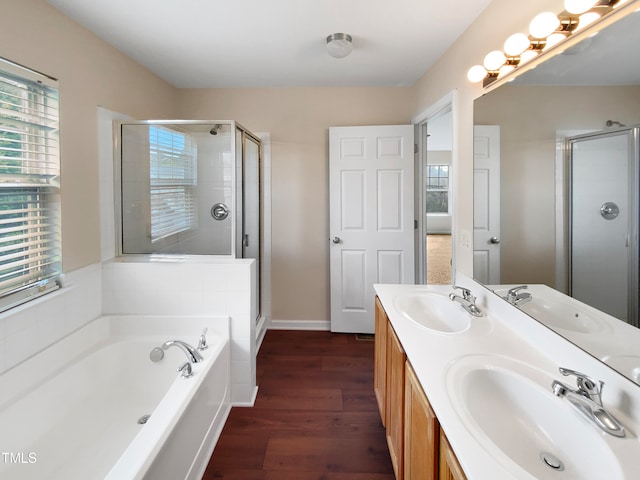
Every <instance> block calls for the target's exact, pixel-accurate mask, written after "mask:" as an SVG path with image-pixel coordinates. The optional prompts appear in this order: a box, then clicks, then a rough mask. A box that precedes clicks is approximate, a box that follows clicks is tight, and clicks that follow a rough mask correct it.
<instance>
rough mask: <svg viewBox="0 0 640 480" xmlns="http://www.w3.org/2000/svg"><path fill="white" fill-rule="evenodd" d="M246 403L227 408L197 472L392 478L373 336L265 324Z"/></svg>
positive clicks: (241, 478)
mask: <svg viewBox="0 0 640 480" xmlns="http://www.w3.org/2000/svg"><path fill="white" fill-rule="evenodd" d="M257 372H258V373H257V375H258V377H257V380H258V386H259V390H258V397H257V399H256V403H255V406H254V407H253V408H233V409H232V410H231V414H230V415H229V419H228V420H227V423H226V425H225V427H224V430H223V432H222V435H221V436H220V439H219V441H218V444H217V446H216V449H215V451H214V452H213V456H212V458H211V461H210V462H209V466H208V467H207V470H206V472H205V475H204V477H203V478H204V480H213V479H227V480H276V479H277V480H393V479H394V476H393V468H392V466H391V460H390V458H389V451H388V449H387V444H386V439H385V433H384V428H383V427H382V424H381V422H380V416H379V413H378V408H377V405H376V400H375V396H374V393H373V341H371V340H358V339H356V337H355V336H354V335H353V334H350V335H348V334H332V333H329V332H303V331H282V330H269V331H268V332H267V334H266V337H265V339H264V342H263V344H262V347H261V349H260V353H259V354H258V359H257Z"/></svg>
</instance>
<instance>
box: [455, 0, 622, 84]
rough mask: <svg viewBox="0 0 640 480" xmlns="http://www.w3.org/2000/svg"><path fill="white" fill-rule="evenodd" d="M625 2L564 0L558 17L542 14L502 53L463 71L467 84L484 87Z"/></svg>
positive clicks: (612, 0) (509, 41)
mask: <svg viewBox="0 0 640 480" xmlns="http://www.w3.org/2000/svg"><path fill="white" fill-rule="evenodd" d="M627 1H628V0H565V2H564V7H565V10H564V11H563V12H561V13H560V14H559V15H555V14H554V13H552V12H543V13H540V14H538V15H536V16H535V17H534V18H533V20H531V23H530V24H529V34H528V35H527V34H525V33H515V34H513V35H511V36H510V37H509V38H507V40H506V41H505V43H504V47H503V50H504V51H500V50H494V51H492V52H489V53H488V54H487V55H486V56H485V58H484V62H483V64H482V65H474V66H473V67H471V68H470V69H469V71H468V72H467V79H468V80H469V81H470V82H471V83H478V82H482V85H483V86H484V87H486V86H488V85H490V84H491V83H493V82H494V81H495V80H497V79H498V78H499V77H501V76H503V75H506V74H507V73H508V72H511V71H512V70H515V69H516V68H518V66H519V65H522V64H524V63H525V62H527V61H529V60H531V59H532V58H534V57H536V56H538V55H539V54H540V53H541V52H542V51H544V50H546V49H548V48H551V47H553V46H554V45H557V44H559V43H561V42H564V41H565V40H566V39H567V38H569V37H570V36H571V35H572V34H573V33H575V32H577V31H579V30H581V29H582V28H584V27H586V26H587V25H590V24H592V23H593V22H595V21H596V20H599V19H601V18H602V17H604V16H605V15H607V14H608V13H610V12H611V11H613V9H614V8H616V7H619V6H620V5H622V4H623V3H626V2H627Z"/></svg>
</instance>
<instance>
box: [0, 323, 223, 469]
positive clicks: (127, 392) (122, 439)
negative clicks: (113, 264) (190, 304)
mask: <svg viewBox="0 0 640 480" xmlns="http://www.w3.org/2000/svg"><path fill="white" fill-rule="evenodd" d="M205 327H206V328H208V333H207V341H208V344H209V348H208V349H206V350H204V351H203V352H202V354H203V357H204V361H202V362H199V363H197V364H194V365H193V377H191V378H189V379H182V378H180V374H179V373H178V372H177V367H178V366H179V365H180V364H181V363H183V362H184V361H185V360H186V357H185V355H184V353H183V352H182V351H181V350H179V349H177V348H171V349H168V350H167V351H165V356H164V358H163V359H162V360H161V361H160V362H157V363H154V362H152V361H151V360H150V358H149V353H150V351H151V349H153V348H154V347H157V346H159V345H161V344H162V343H163V342H165V341H166V340H170V339H180V340H184V341H186V342H188V343H191V344H193V345H194V346H195V345H197V341H198V337H199V335H200V333H201V332H202V330H203V328H205ZM228 330H229V319H228V317H203V316H189V317H177V316H171V317H169V316H166V317H151V316H104V317H100V318H98V319H96V320H94V321H93V322H91V323H89V324H88V325H87V326H85V327H83V328H81V329H80V330H78V331H76V332H74V333H73V334H72V335H70V336H68V337H66V338H64V339H63V340H61V341H59V342H58V343H56V344H54V345H53V346H51V347H49V348H47V349H45V350H43V351H42V352H40V353H39V354H37V355H35V356H34V357H32V358H30V359H28V360H27V361H25V362H23V363H21V364H20V365H18V366H17V367H15V368H13V369H11V370H9V371H8V372H6V373H5V374H3V375H2V376H0V392H1V393H0V425H2V429H1V430H0V446H1V448H2V451H3V452H9V453H14V454H21V455H22V456H23V457H24V458H33V459H35V461H34V462H33V463H28V462H27V463H12V462H0V478H11V479H16V480H20V479H33V478H47V479H60V480H73V479H82V480H84V479H87V478H108V479H113V480H122V479H125V478H126V479H137V478H145V475H146V476H147V477H146V478H154V479H167V480H169V479H175V478H194V479H195V478H200V476H201V475H202V473H203V472H204V468H205V467H206V464H207V461H208V459H209V456H210V455H211V452H212V451H213V447H214V445H215V442H216V441H217V438H218V436H219V434H220V432H221V430H222V427H223V426H224V422H225V421H226V418H227V416H228V414H229V411H230V388H229V386H230V378H229V375H230V349H229V333H228ZM143 415H150V417H149V419H148V421H147V422H146V423H145V424H139V423H138V419H140V418H141V417H142V416H143ZM30 454H31V455H32V456H31V457H29V455H30Z"/></svg>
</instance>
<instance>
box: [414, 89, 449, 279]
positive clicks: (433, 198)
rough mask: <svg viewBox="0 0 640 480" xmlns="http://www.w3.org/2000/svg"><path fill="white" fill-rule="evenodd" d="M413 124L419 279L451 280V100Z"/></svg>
mask: <svg viewBox="0 0 640 480" xmlns="http://www.w3.org/2000/svg"><path fill="white" fill-rule="evenodd" d="M425 117H426V118H425V119H423V120H422V121H421V122H420V123H417V125H416V135H417V138H416V140H417V142H416V143H417V146H418V148H417V154H418V162H417V170H418V175H417V178H418V179H419V186H418V195H417V196H416V197H417V200H418V204H417V206H416V211H417V212H418V214H417V217H418V232H419V237H420V238H419V240H418V242H417V244H418V245H419V249H420V251H419V252H418V255H417V258H418V261H419V268H418V272H419V279H418V281H419V283H426V284H428V285H451V284H452V283H453V247H452V229H453V208H452V201H451V200H452V198H453V188H452V186H453V185H452V184H453V182H452V178H453V109H452V104H451V102H450V101H449V102H446V104H445V105H444V106H442V107H441V108H439V109H438V110H436V111H435V112H434V113H433V114H430V115H425Z"/></svg>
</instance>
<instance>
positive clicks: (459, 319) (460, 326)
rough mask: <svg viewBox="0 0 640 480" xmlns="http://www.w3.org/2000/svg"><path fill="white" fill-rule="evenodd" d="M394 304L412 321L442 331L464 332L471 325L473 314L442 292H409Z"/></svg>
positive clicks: (399, 297)
mask: <svg viewBox="0 0 640 480" xmlns="http://www.w3.org/2000/svg"><path fill="white" fill-rule="evenodd" d="M394 306H395V307H396V308H397V309H398V311H400V312H401V313H402V314H403V315H404V316H405V317H407V318H408V319H409V320H411V321H412V322H414V323H416V324H418V325H420V326H421V327H424V328H427V329H429V330H433V331H436V332H440V333H459V332H463V331H465V330H466V329H468V328H469V326H470V325H471V315H470V314H468V313H467V312H465V311H464V310H463V309H462V307H460V305H458V304H456V303H454V302H452V301H451V300H449V297H448V296H447V295H445V294H442V293H435V292H419V293H418V292H412V293H407V294H404V295H400V296H398V297H397V298H395V300H394Z"/></svg>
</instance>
